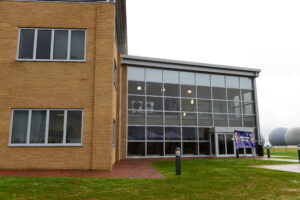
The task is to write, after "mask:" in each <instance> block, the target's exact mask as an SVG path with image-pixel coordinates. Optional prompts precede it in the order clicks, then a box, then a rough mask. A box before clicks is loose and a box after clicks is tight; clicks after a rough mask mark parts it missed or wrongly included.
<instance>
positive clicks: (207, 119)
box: [198, 113, 213, 126]
mask: <svg viewBox="0 0 300 200" xmlns="http://www.w3.org/2000/svg"><path fill="white" fill-rule="evenodd" d="M212 125H213V120H212V114H207V113H198V126H212Z"/></svg>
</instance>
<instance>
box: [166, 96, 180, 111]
mask: <svg viewBox="0 0 300 200" xmlns="http://www.w3.org/2000/svg"><path fill="white" fill-rule="evenodd" d="M165 110H166V111H179V110H180V99H178V98H165Z"/></svg>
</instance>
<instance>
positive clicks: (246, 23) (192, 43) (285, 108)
mask: <svg viewBox="0 0 300 200" xmlns="http://www.w3.org/2000/svg"><path fill="white" fill-rule="evenodd" d="M127 20H128V43H129V54H130V55H139V56H147V57H157V58H167V59H176V60H187V61H196V62H204V63H213V64H224V65H234V66H241V67H249V68H259V69H261V70H262V72H261V74H260V77H259V78H258V79H257V84H258V101H259V104H258V105H259V112H260V123H261V130H262V134H264V135H268V134H269V132H270V131H271V130H272V129H273V128H276V127H282V126H283V127H287V128H291V127H294V126H300V117H298V116H299V111H300V103H299V102H300V79H299V78H298V77H299V75H300V1H299V0H184V1H183V0H127Z"/></svg>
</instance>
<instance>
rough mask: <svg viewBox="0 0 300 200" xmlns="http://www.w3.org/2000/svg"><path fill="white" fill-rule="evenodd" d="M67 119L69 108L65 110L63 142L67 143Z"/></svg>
mask: <svg viewBox="0 0 300 200" xmlns="http://www.w3.org/2000/svg"><path fill="white" fill-rule="evenodd" d="M67 119H68V112H67V110H64V133H63V144H66V138H67Z"/></svg>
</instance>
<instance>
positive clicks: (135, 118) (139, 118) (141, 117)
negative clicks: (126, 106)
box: [128, 110, 145, 125]
mask: <svg viewBox="0 0 300 200" xmlns="http://www.w3.org/2000/svg"><path fill="white" fill-rule="evenodd" d="M128 124H132V125H144V124H145V112H142V111H134V110H132V111H128Z"/></svg>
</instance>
